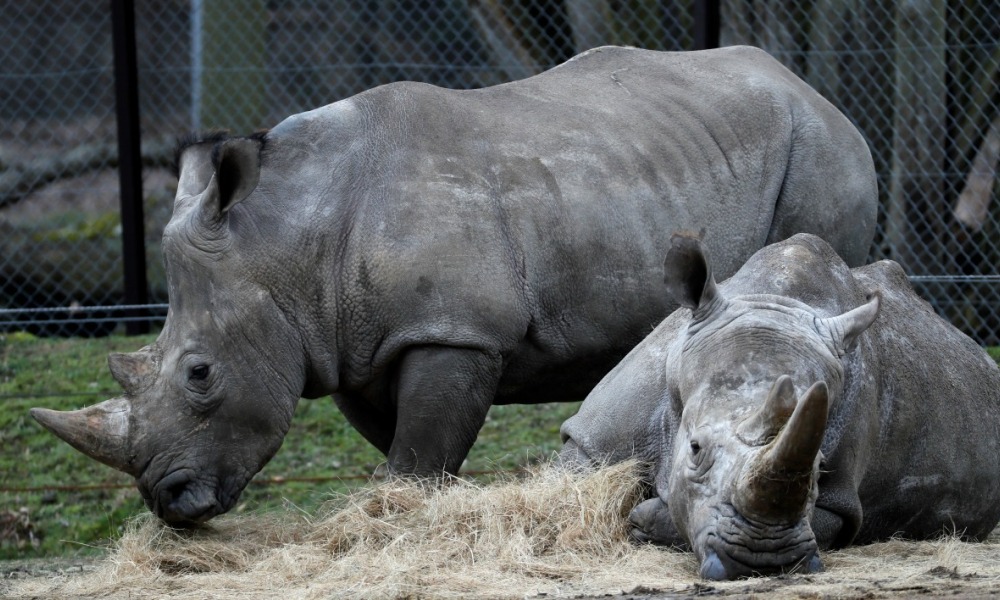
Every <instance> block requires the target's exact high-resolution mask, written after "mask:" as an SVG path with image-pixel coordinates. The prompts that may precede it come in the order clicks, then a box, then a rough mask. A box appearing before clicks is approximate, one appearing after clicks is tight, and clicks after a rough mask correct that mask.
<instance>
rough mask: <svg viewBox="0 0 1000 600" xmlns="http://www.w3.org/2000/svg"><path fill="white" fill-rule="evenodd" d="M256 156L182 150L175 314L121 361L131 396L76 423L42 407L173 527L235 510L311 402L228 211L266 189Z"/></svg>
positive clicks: (42, 416)
mask: <svg viewBox="0 0 1000 600" xmlns="http://www.w3.org/2000/svg"><path fill="white" fill-rule="evenodd" d="M258 145H259V142H258V141H256V140H251V139H247V138H237V139H232V140H227V141H218V140H215V141H213V142H211V143H202V144H195V145H193V146H190V147H188V148H186V149H185V150H184V151H183V152H182V154H181V157H180V180H179V186H178V192H177V198H176V200H175V205H174V214H173V217H172V218H171V221H170V223H169V224H168V226H167V228H166V231H165V233H164V239H163V247H164V255H165V260H166V267H167V279H168V285H169V293H170V308H169V311H168V314H167V320H166V324H165V326H164V328H163V330H162V332H161V334H160V335H159V337H158V339H157V340H156V341H155V342H154V343H153V344H152V345H150V346H148V347H146V348H143V349H142V350H140V351H138V352H135V353H131V354H112V355H110V356H109V358H108V363H109V366H110V368H111V372H112V374H113V375H114V377H115V379H116V380H117V381H118V382H119V383H120V384H121V386H122V387H123V389H124V395H123V396H121V397H119V398H115V399H112V400H108V401H105V402H102V403H100V404H97V405H95V406H91V407H89V408H84V409H81V410H77V411H70V412H57V411H52V410H47V409H39V408H35V409H32V415H33V416H34V417H35V418H36V419H37V420H38V421H39V422H41V423H42V424H43V425H44V426H45V427H47V428H48V429H49V430H51V431H52V432H53V433H55V434H56V435H57V436H59V437H60V438H62V439H63V440H65V441H66V442H68V443H69V444H71V445H72V446H74V447H75V448H77V449H78V450H80V451H81V452H83V453H85V454H87V455H88V456H91V457H92V458H94V459H96V460H99V461H101V462H103V463H105V464H107V465H110V466H112V467H114V468H116V469H119V470H121V471H124V472H126V473H129V474H131V475H133V476H134V477H135V478H136V482H137V485H138V488H139V491H140V492H141V494H142V497H143V499H144V500H145V502H146V504H147V506H148V507H149V508H150V510H152V511H153V512H154V513H155V514H156V515H157V516H159V517H160V518H161V519H162V520H164V521H166V522H167V523H170V524H173V525H180V526H183V525H190V524H193V523H197V522H201V521H205V520H207V519H209V518H211V517H213V516H215V515H217V514H220V513H222V512H225V511H227V510H229V509H230V508H231V507H232V506H233V505H234V504H235V503H236V501H237V499H238V498H239V495H240V493H241V492H242V490H243V488H244V487H245V486H246V484H247V483H248V482H249V480H250V478H251V477H252V476H253V475H254V474H255V473H256V472H257V471H259V470H260V469H261V468H262V467H263V465H264V464H265V463H266V462H267V461H268V460H269V459H270V458H271V456H273V454H274V453H275V452H276V451H277V450H278V448H279V446H280V445H281V442H282V439H283V437H284V435H285V433H286V432H287V430H288V427H289V424H290V420H291V417H292V413H293V412H294V408H295V404H296V402H297V400H298V398H299V395H300V393H301V391H302V386H303V381H304V374H303V371H304V367H303V361H302V360H301V356H302V351H301V345H300V344H299V343H298V341H297V339H296V337H295V333H294V329H293V328H292V327H290V326H289V324H288V321H287V320H286V318H285V317H284V315H283V313H282V311H281V310H279V308H278V307H277V306H276V304H275V301H274V299H273V296H272V294H271V293H270V291H269V289H268V287H267V286H266V285H264V284H263V283H262V282H261V281H260V279H259V273H260V269H259V268H258V269H255V268H254V261H253V259H254V258H255V257H254V256H253V255H252V253H251V256H249V257H245V256H242V255H241V252H242V249H241V247H240V244H239V242H238V241H237V240H236V239H235V238H236V236H234V235H233V232H231V231H230V227H231V226H235V225H236V224H235V223H230V219H229V214H228V209H229V208H230V207H231V206H232V205H233V204H234V203H235V202H238V201H240V200H241V199H243V197H245V196H246V195H247V194H248V193H249V192H250V190H252V189H253V184H255V183H256V173H257V171H256V169H257V166H258V164H259V163H256V157H257V155H258ZM213 149H214V152H213Z"/></svg>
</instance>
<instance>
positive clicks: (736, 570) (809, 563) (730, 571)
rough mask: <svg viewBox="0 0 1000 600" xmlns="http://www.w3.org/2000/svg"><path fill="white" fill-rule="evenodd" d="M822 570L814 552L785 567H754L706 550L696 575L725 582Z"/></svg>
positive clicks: (821, 564) (817, 556)
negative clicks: (743, 578)
mask: <svg viewBox="0 0 1000 600" xmlns="http://www.w3.org/2000/svg"><path fill="white" fill-rule="evenodd" d="M822 570H823V561H822V560H820V558H819V554H818V553H817V552H815V551H813V552H812V553H810V554H809V555H808V556H806V557H805V558H803V559H802V560H798V561H794V562H792V563H790V564H787V565H773V564H771V565H761V566H754V565H749V564H744V563H741V562H739V561H737V560H734V559H733V558H732V557H730V556H728V555H727V554H726V553H724V552H722V553H719V552H716V551H715V550H708V551H707V552H706V553H705V558H704V559H702V561H701V568H700V569H699V570H698V574H699V575H700V576H701V578H702V579H708V580H710V581H726V580H730V579H739V578H741V577H752V576H754V575H765V574H769V573H818V572H820V571H822Z"/></svg>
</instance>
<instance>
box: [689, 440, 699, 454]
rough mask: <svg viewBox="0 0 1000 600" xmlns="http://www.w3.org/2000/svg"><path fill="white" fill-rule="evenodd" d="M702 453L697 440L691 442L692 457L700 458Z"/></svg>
mask: <svg viewBox="0 0 1000 600" xmlns="http://www.w3.org/2000/svg"><path fill="white" fill-rule="evenodd" d="M700 453H701V444H699V443H698V442H697V440H691V455H692V456H698V454H700Z"/></svg>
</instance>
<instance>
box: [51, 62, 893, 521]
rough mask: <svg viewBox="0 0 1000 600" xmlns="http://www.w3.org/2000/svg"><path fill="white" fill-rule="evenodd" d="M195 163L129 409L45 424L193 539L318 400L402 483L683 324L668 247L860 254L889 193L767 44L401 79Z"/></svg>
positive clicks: (218, 146)
mask: <svg viewBox="0 0 1000 600" xmlns="http://www.w3.org/2000/svg"><path fill="white" fill-rule="evenodd" d="M179 165H180V179H179V184H178V190H177V198H176V201H175V206H174V214H173V217H172V219H171V221H170V223H169V224H168V226H167V228H166V230H165V232H164V236H163V248H164V256H165V259H166V268H167V277H168V281H169V293H170V312H169V314H168V316H167V322H166V325H165V327H164V330H163V332H162V334H161V335H160V337H159V338H158V339H157V341H156V342H155V343H154V344H152V345H151V346H150V347H149V348H147V349H145V350H143V351H142V352H140V353H137V354H133V355H127V356H120V355H116V356H113V357H112V358H111V369H112V371H113V373H114V374H115V376H116V377H117V378H118V380H119V381H121V382H122V384H123V386H124V387H125V396H124V397H123V398H120V399H116V400H114V401H112V404H107V405H103V406H99V407H94V408H92V409H87V410H86V411H84V412H79V413H69V414H64V415H56V414H55V413H46V412H41V411H36V416H38V417H39V419H40V420H41V421H42V422H43V423H45V424H46V425H48V426H49V427H50V428H51V429H53V430H54V431H56V432H57V433H59V434H60V435H62V437H64V439H67V440H68V441H69V442H70V443H72V444H74V445H75V446H76V447H78V448H80V449H82V450H84V451H85V452H87V453H88V454H90V455H91V456H93V457H95V458H97V459H98V460H102V461H104V462H106V463H108V464H110V465H112V466H114V467H116V468H119V469H122V470H124V471H127V472H129V473H132V474H133V475H135V476H136V478H137V480H138V485H139V489H140V491H142V493H143V495H144V497H145V498H146V500H147V503H148V504H149V506H150V507H151V508H152V510H153V511H154V512H156V514H158V515H159V516H160V517H161V518H163V519H165V520H167V521H169V522H171V523H180V524H183V523H189V522H193V521H203V520H205V519H208V518H210V517H212V516H213V515H216V514H218V513H220V512H224V511H226V510H228V509H229V508H230V507H231V506H232V505H233V503H234V502H235V501H236V499H237V498H238V496H239V493H240V492H241V490H242V489H243V487H244V486H245V485H246V483H247V481H248V480H249V479H250V477H252V476H253V474H254V473H256V472H257V471H258V470H259V469H260V468H261V467H262V466H263V464H264V463H265V462H266V461H267V460H268V459H269V458H270V457H271V455H272V454H273V453H274V452H276V451H277V449H278V447H279V446H280V444H281V441H282V439H283V437H284V435H285V433H286V432H287V430H288V426H289V422H290V420H291V417H292V414H293V412H294V408H295V405H296V402H297V400H298V398H299V397H300V396H305V397H308V398H313V397H318V396H322V395H327V394H335V396H334V397H335V400H336V402H337V404H338V406H339V407H340V409H341V410H342V411H343V413H344V414H345V415H346V417H347V418H348V419H349V420H350V422H351V423H352V424H353V425H354V426H355V427H356V428H357V429H358V430H359V431H360V432H361V433H362V434H363V435H364V436H365V437H366V438H367V439H368V440H369V441H371V443H373V444H374V445H375V446H377V447H378V448H379V449H380V450H381V451H383V452H384V453H385V454H386V456H387V462H388V466H389V468H390V469H391V470H392V471H394V472H399V473H418V474H433V473H440V472H441V471H448V472H455V471H457V470H458V469H459V467H460V466H461V464H462V461H463V460H464V459H465V456H466V454H467V452H468V450H469V448H470V446H471V445H472V443H473V442H474V440H475V439H476V435H477V433H478V431H479V428H480V426H481V425H482V423H483V420H484V419H485V417H486V413H487V411H488V409H489V407H490V405H491V404H493V403H508V402H548V401H562V400H575V399H579V398H581V397H582V396H583V395H585V394H586V392H587V391H589V390H590V387H591V386H592V385H593V384H594V383H596V382H597V381H598V380H599V379H600V377H601V376H602V375H603V374H604V373H606V372H607V369H609V368H611V367H612V366H613V365H614V364H615V363H616V362H617V361H618V360H619V359H620V358H621V357H622V356H623V355H624V354H625V353H626V352H627V351H628V350H629V349H630V348H631V347H632V346H633V345H634V344H635V343H636V342H638V341H639V340H641V339H642V338H643V336H645V335H646V334H647V333H648V332H649V331H650V330H651V329H652V327H653V326H655V324H656V323H658V322H659V321H660V320H661V319H663V317H665V316H666V315H667V314H669V312H670V311H671V310H672V309H674V308H675V307H676V304H675V303H674V302H673V301H672V300H671V299H669V298H668V297H667V296H666V295H665V294H664V293H663V289H662V280H661V263H662V258H663V255H664V253H665V252H666V250H667V233H668V232H670V231H673V230H675V229H678V228H686V229H691V230H695V231H702V232H703V233H704V240H705V244H706V246H707V247H708V248H709V249H710V250H711V251H712V253H713V256H714V260H715V268H716V270H717V272H718V273H720V274H722V275H728V274H730V273H732V272H734V271H735V270H736V269H737V267H738V266H739V265H740V264H742V263H743V262H744V261H745V260H746V259H747V257H749V256H750V255H751V254H752V253H753V252H754V251H755V250H757V249H758V248H760V247H762V246H763V245H764V244H766V243H768V242H771V241H777V240H781V239H784V238H787V237H788V236H790V235H792V234H794V233H796V232H800V231H807V232H813V233H816V234H818V235H821V236H823V237H825V238H826V239H828V240H829V241H830V242H831V243H832V244H833V246H834V248H836V250H837V251H838V252H840V253H841V255H842V256H843V257H844V258H845V259H846V260H847V261H849V262H850V263H851V264H860V263H861V262H862V261H863V260H864V257H865V256H866V254H867V252H868V247H869V245H870V243H871V240H872V235H873V232H874V228H875V211H876V202H877V197H876V196H877V195H876V184H875V175H874V168H873V166H872V160H871V156H870V153H869V151H868V148H867V146H866V145H865V142H864V140H863V139H862V138H861V136H860V135H859V133H858V132H857V131H856V130H855V129H854V127H853V126H852V125H851V124H850V123H849V122H848V121H847V119H845V118H844V117H843V115H841V114H840V113H839V112H837V110H836V109H834V108H833V106H831V105H830V104H829V103H828V102H826V101H825V100H823V99H822V98H821V97H820V96H819V95H818V94H816V93H815V91H813V90H812V89H811V88H809V87H808V86H807V85H806V84H805V83H803V82H802V81H801V80H799V79H797V78H796V77H794V76H793V75H792V74H791V73H790V72H789V71H788V70H786V69H785V68H784V67H782V66H781V65H780V64H778V63H777V62H776V61H774V60H773V59H772V58H770V57H769V56H768V55H767V54H766V53H764V52H762V51H760V50H756V49H751V48H726V49H722V50H713V51H706V52H692V53H658V52H650V51H644V50H637V49H626V48H598V49H595V50H593V51H590V52H587V53H585V54H583V55H580V56H578V57H576V58H574V59H573V60H570V61H568V62H567V63H565V64H563V65H560V66H558V67H556V68H554V69H552V70H550V71H547V72H545V73H542V74H540V75H538V76H536V77H532V78H529V79H526V80H524V81H518V82H514V83H509V84H505V85H499V86H496V87H491V88H487V89H482V90H465V91H458V90H445V89H440V88H437V87H433V86H430V85H424V84H419V83H411V82H405V83H396V84H391V85H386V86H382V87H378V88H375V89H373V90H370V91H367V92H365V93H362V94H359V95H357V96H354V97H351V98H347V99H345V100H342V101H340V102H337V103H335V104H331V105H329V106H325V107H323V108H319V109H316V110H313V111H309V112H306V113H302V114H298V115H293V116H291V117H289V118H287V119H286V120H284V121H283V122H281V123H280V124H278V125H277V126H276V127H274V128H273V129H271V130H270V131H268V132H266V133H263V134H260V135H255V136H251V137H241V138H225V137H220V136H215V137H208V138H204V139H196V140H193V141H192V142H191V143H189V144H186V145H184V146H183V147H182V148H181V149H180V151H179Z"/></svg>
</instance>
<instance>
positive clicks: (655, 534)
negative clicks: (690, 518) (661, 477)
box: [628, 496, 687, 548]
mask: <svg viewBox="0 0 1000 600" xmlns="http://www.w3.org/2000/svg"><path fill="white" fill-rule="evenodd" d="M628 520H629V524H630V525H631V526H632V530H631V532H630V534H631V536H632V539H634V540H636V541H638V542H644V543H650V544H658V545H661V546H675V547H679V548H683V547H686V546H687V541H686V540H685V539H684V538H683V537H681V534H680V533H678V531H677V527H676V526H675V525H674V519H673V517H671V516H670V507H669V506H667V503H666V502H664V501H663V500H661V499H660V497H659V496H653V497H652V498H650V499H649V500H645V501H643V502H640V503H639V504H638V505H636V507H635V508H633V509H632V512H631V513H629V515H628Z"/></svg>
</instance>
